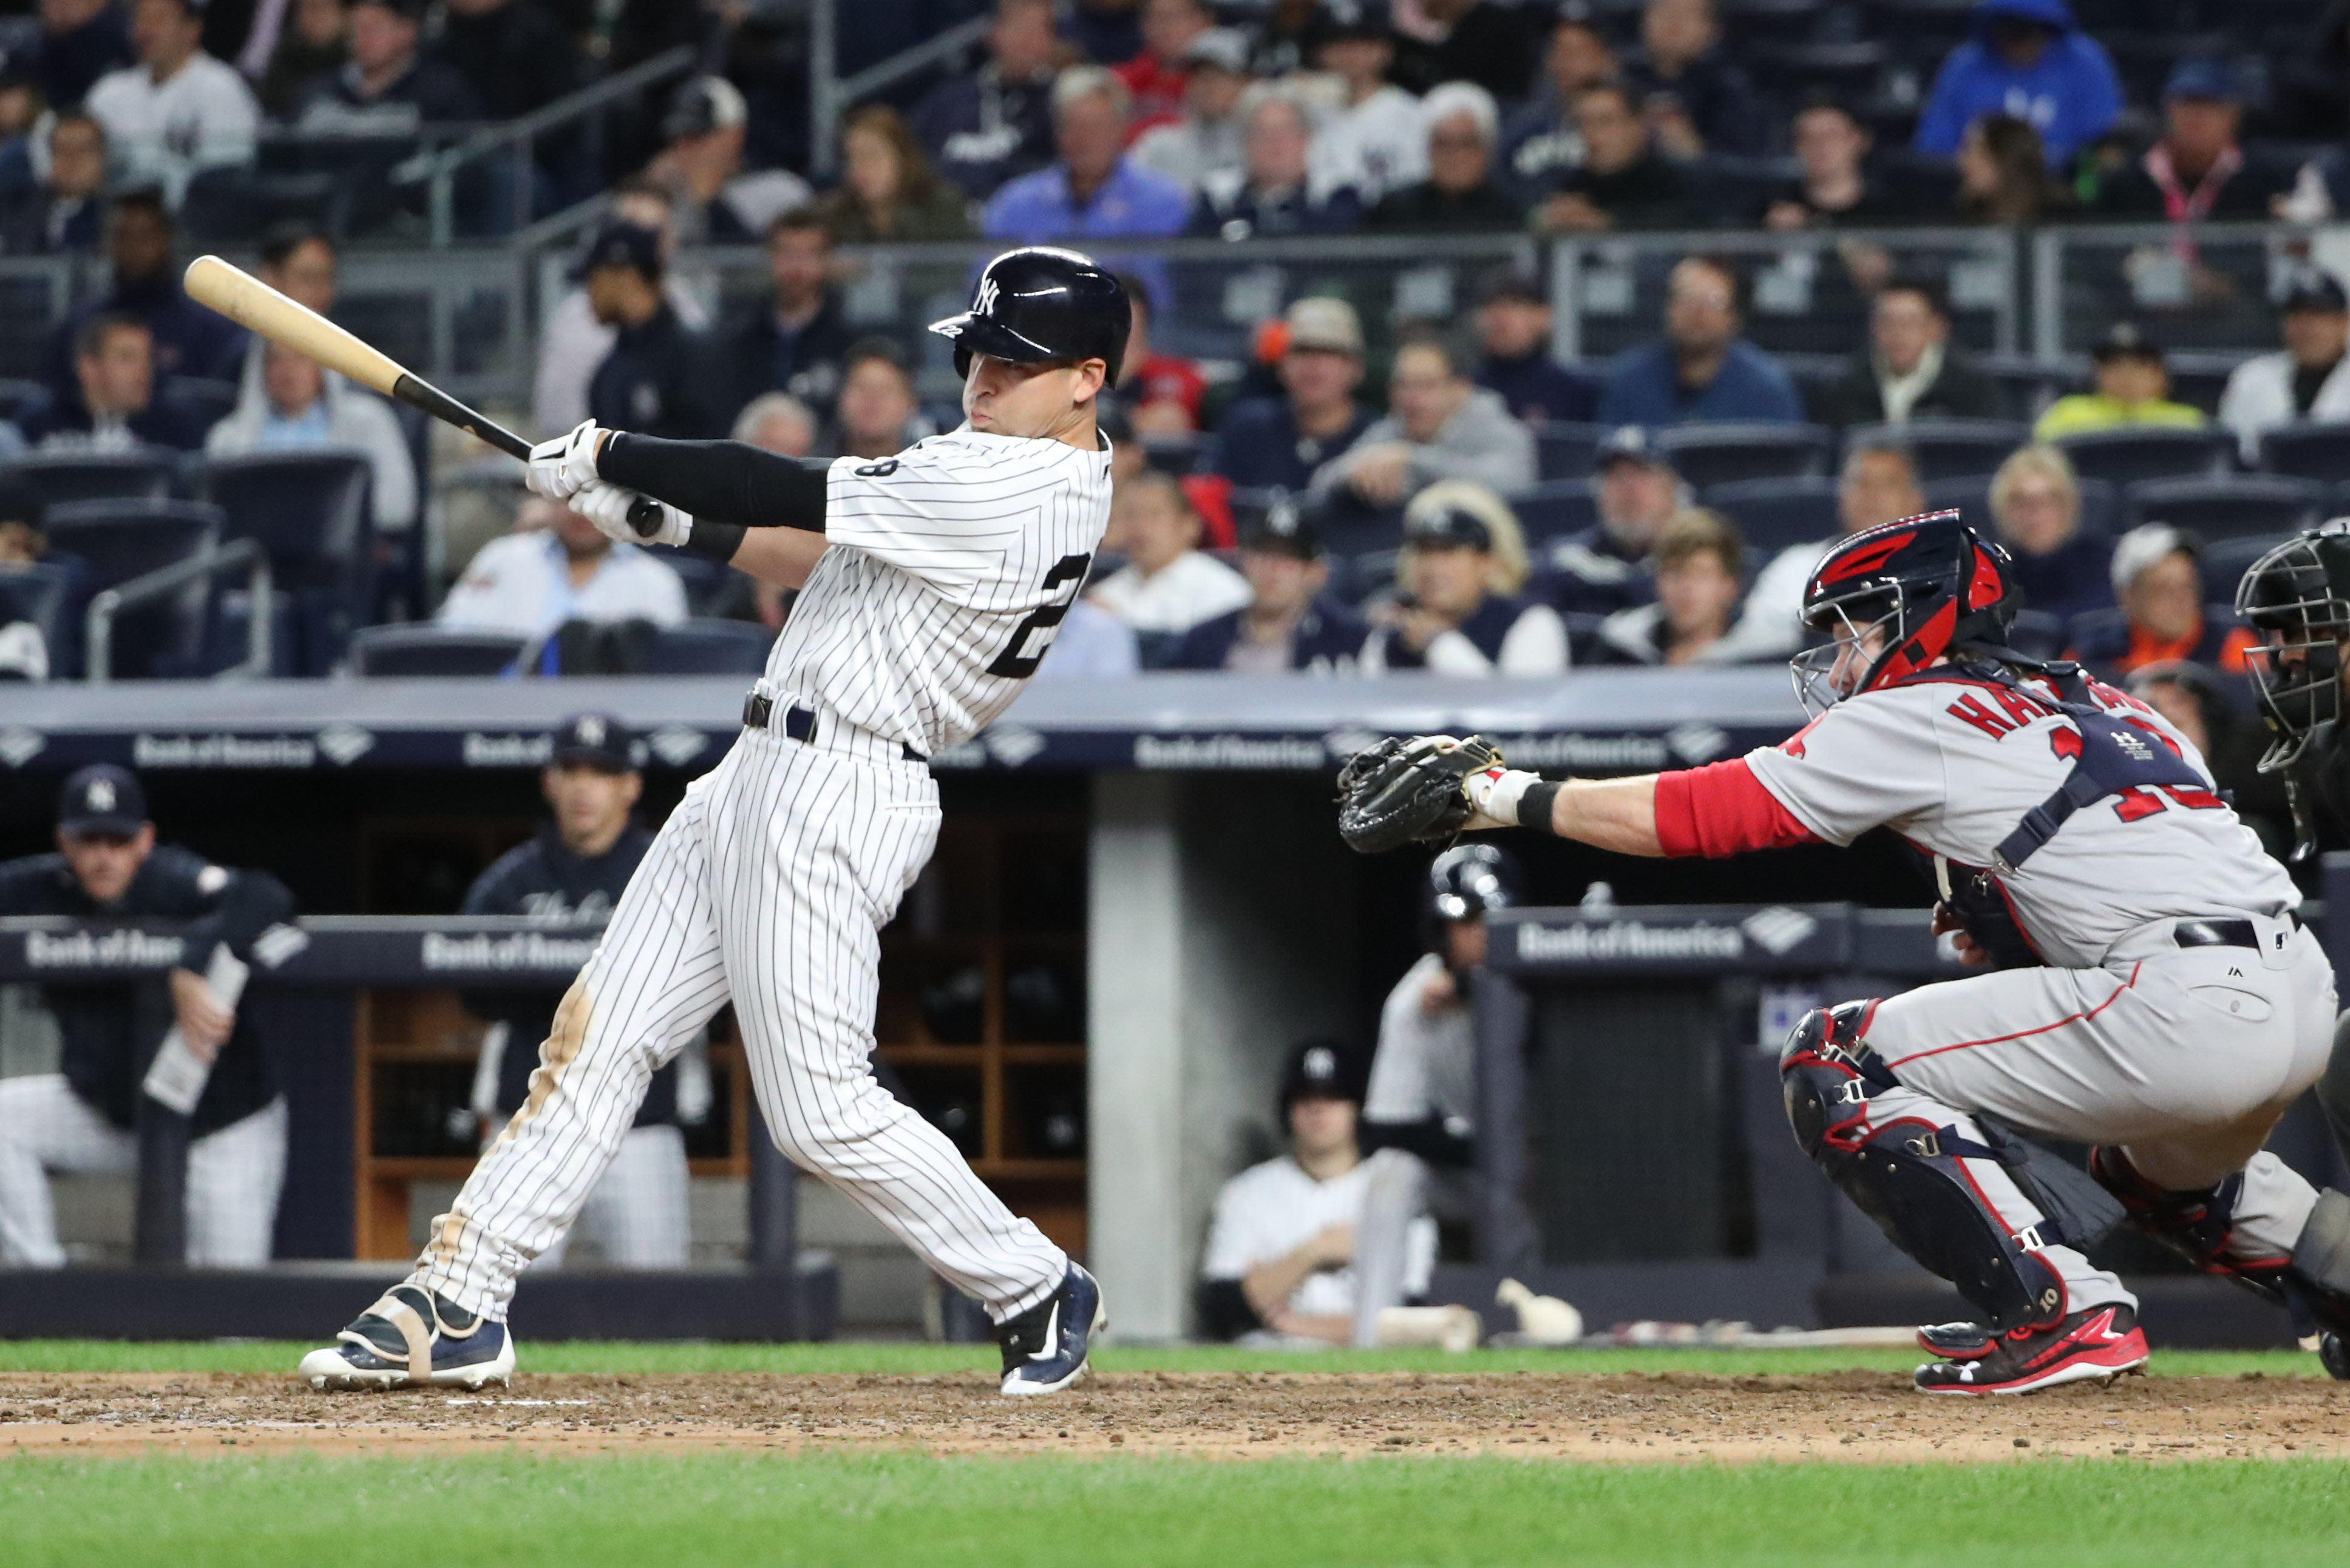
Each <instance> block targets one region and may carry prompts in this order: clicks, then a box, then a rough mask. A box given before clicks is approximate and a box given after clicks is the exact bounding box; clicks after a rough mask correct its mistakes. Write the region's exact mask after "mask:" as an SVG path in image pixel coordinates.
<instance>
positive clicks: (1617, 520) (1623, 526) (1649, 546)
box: [1543, 425, 1682, 616]
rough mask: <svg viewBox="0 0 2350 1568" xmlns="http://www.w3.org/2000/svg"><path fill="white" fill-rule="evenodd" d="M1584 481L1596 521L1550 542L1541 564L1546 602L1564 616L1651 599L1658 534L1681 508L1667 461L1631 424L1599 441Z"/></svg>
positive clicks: (1625, 606) (1677, 477) (1676, 479)
mask: <svg viewBox="0 0 2350 1568" xmlns="http://www.w3.org/2000/svg"><path fill="white" fill-rule="evenodd" d="M1598 458H1599V463H1598V472H1597V473H1596V475H1595V476H1594V477H1593V479H1592V481H1591V489H1592V495H1593V499H1594V500H1595V501H1596V503H1597V505H1598V511H1599V521H1598V522H1597V523H1596V524H1592V525H1591V526H1590V527H1588V528H1585V529H1582V530H1581V531H1579V532H1577V533H1574V534H1568V535H1565V536H1563V537H1561V538H1557V539H1554V540H1552V541H1551V544H1550V549H1549V552H1548V553H1547V555H1546V556H1545V557H1544V561H1543V565H1544V567H1545V568H1546V570H1547V573H1548V576H1547V583H1546V586H1547V587H1548V589H1549V594H1550V599H1551V602H1552V603H1553V604H1555V605H1556V606H1557V607H1559V608H1560V609H1561V610H1562V611H1565V613H1567V614H1570V615H1594V616H1605V615H1613V614H1615V613H1616V612H1617V610H1620V609H1629V608H1631V607H1633V606H1635V605H1644V604H1647V603H1648V601H1649V600H1650V599H1653V598H1655V597H1657V583H1656V576H1655V572H1654V569H1653V565H1652V560H1651V557H1652V556H1653V555H1654V553H1655V551H1656V547H1657V535H1659V534H1661V533H1663V532H1664V531H1665V524H1668V523H1669V522H1671V521H1672V519H1673V514H1674V513H1675V512H1678V511H1679V510H1680V506H1681V499H1682V492H1681V481H1680V475H1679V474H1678V473H1675V472H1673V460H1672V459H1671V457H1669V455H1667V453H1666V452H1665V451H1664V449H1663V448H1661V447H1659V445H1657V443H1656V442H1655V441H1653V440H1651V439H1650V438H1649V435H1648V431H1644V430H1642V429H1641V428H1640V427H1639V426H1638V425H1626V426H1624V427H1623V428H1622V429H1620V430H1618V431H1616V432H1615V433H1614V434H1612V435H1610V436H1609V437H1608V438H1607V440H1606V441H1602V442H1600V444H1599V453H1598Z"/></svg>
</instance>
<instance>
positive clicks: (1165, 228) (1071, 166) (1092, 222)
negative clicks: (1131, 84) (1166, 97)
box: [982, 66, 1191, 244]
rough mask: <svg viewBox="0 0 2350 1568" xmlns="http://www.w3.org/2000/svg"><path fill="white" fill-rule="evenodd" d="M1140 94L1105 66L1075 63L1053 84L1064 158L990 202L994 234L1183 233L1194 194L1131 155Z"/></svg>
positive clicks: (1034, 238)
mask: <svg viewBox="0 0 2350 1568" xmlns="http://www.w3.org/2000/svg"><path fill="white" fill-rule="evenodd" d="M1132 106H1133V99H1132V96H1131V95H1130V94H1128V92H1127V90H1126V84H1125V83H1123V82H1121V81H1119V80H1118V78H1116V77H1114V76H1112V75H1111V74H1110V73H1109V72H1108V71H1107V70H1105V69H1103V68H1102V67H1099V66H1073V67H1070V68H1069V69H1067V70H1066V71H1063V72H1062V73H1061V77H1060V79H1059V80H1058V81H1056V82H1055V83H1054V84H1053V135H1054V139H1055V143H1056V144H1057V146H1058V147H1059V149H1060V158H1059V160H1058V161H1056V162H1055V163H1054V164H1053V165H1052V166H1051V167H1050V168H1046V169H1039V170H1038V171H1036V172H1035V173H1034V174H1024V175H1022V176H1021V177H1020V178H1019V179H1017V180H1014V181H1013V182H1011V183H1010V184H1008V185H1006V186H1004V187H1003V189H1002V190H1001V191H998V192H996V193H995V197H994V199H993V201H991V202H988V203H987V214H986V217H985V219H984V220H983V223H982V227H983V230H984V232H985V233H986V234H987V235H988V237H989V238H991V239H1005V240H1020V241H1024V242H1027V243H1031V244H1034V243H1035V242H1038V241H1044V240H1060V239H1078V238H1086V237H1099V236H1103V235H1117V234H1180V233H1181V232H1182V229H1183V220H1184V217H1185V216H1186V214H1187V213H1188V212H1189V210H1190V207H1191V202H1190V200H1189V199H1188V198H1187V197H1186V196H1185V195H1184V194H1183V187H1181V186H1180V185H1178V184H1176V183H1175V182H1173V181H1172V180H1167V179H1162V178H1160V177H1159V175H1156V174H1153V173H1151V172H1150V171H1149V170H1147V169H1138V168H1136V167H1135V166H1134V164H1133V163H1131V162H1129V161H1128V159H1127V157H1126V130H1127V119H1128V113H1129V111H1130V110H1131V109H1132Z"/></svg>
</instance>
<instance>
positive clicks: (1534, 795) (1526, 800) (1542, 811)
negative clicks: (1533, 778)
mask: <svg viewBox="0 0 2350 1568" xmlns="http://www.w3.org/2000/svg"><path fill="white" fill-rule="evenodd" d="M1562 787H1564V786H1562V785H1559V784H1553V783H1551V782H1550V781H1549V780H1548V779H1544V780H1543V781H1542V782H1541V783H1539V784H1528V785H1527V786H1526V792H1525V794H1522V795H1520V796H1518V826H1520V827H1531V828H1533V829H1534V831H1535V832H1536V833H1555V832H1557V831H1558V829H1557V828H1556V827H1555V826H1552V823H1551V811H1552V808H1553V807H1554V806H1555V805H1556V804H1557V801H1558V792H1559V790H1560V789H1561V788H1562Z"/></svg>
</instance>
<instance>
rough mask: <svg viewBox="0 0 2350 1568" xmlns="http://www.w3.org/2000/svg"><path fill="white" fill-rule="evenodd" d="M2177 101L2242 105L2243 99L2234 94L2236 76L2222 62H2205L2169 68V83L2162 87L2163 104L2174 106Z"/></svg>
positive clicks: (2239, 94)
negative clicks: (2187, 100)
mask: <svg viewBox="0 0 2350 1568" xmlns="http://www.w3.org/2000/svg"><path fill="white" fill-rule="evenodd" d="M2178 99H2190V100H2195V99H2199V100H2201V101H2203V102H2206V103H2241V102H2242V101H2243V95H2242V94H2241V93H2239V92H2238V91H2237V90H2236V79H2235V74H2234V73H2233V72H2231V71H2230V70H2229V69H2228V67H2227V63H2226V62H2225V61H2223V60H2214V59H2209V58H2205V59H2192V60H2181V61H2179V62H2178V65H2176V66H2174V67H2171V71H2170V79H2169V80H2168V81H2167V82H2165V83H2163V84H2162V101H2163V102H2165V103H2174V102H2176V101H2178Z"/></svg>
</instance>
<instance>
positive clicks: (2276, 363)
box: [2220, 266, 2350, 463]
mask: <svg viewBox="0 0 2350 1568" xmlns="http://www.w3.org/2000/svg"><path fill="white" fill-rule="evenodd" d="M2279 308H2280V311H2281V313H2282V324H2283V327H2284V348H2283V349H2282V352H2279V353H2275V354H2263V355H2262V356H2260V357H2259V358H2255V359H2247V360H2245V361H2244V362H2243V363H2242V364H2241V365H2239V366H2237V367H2236V369H2235V370H2234V371H2233V372H2232V373H2231V374H2230V376H2229V377H2228V389H2227V390H2226V391H2225V392H2223V393H2221V394H2220V423H2221V424H2223V425H2226V426H2227V427H2228V428H2229V429H2230V430H2231V431H2235V432H2236V436H2237V439H2238V440H2240V441H2242V442H2243V451H2244V461H2245V462H2248V463H2251V462H2258V461H2259V460H2260V455H2261V437H2262V436H2263V435H2266V434H2267V433H2268V432H2269V431H2272V430H2275V429H2277V428H2278V427H2279V426H2281V425H2289V424H2291V423H2293V421H2296V420H2315V421H2325V422H2328V423H2334V424H2339V423H2342V422H2344V421H2350V375H2345V374H2344V373H2343V370H2342V364H2343V359H2344V350H2345V348H2350V296H2345V295H2344V293H2343V290H2342V281H2341V280H2340V279H2339V278H2337V277H2335V276H2334V275H2333V274H2332V273H2330V272H2327V271H2326V270H2325V269H2324V267H2320V266H2304V267H2302V268H2300V269H2298V270H2297V271H2295V272H2294V273H2293V275H2292V277H2291V279H2290V281H2289V282H2288V283H2287V284H2286V286H2285V296H2284V299H2283V301H2282V304H2281V306H2280V307H2279Z"/></svg>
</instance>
